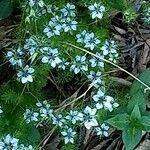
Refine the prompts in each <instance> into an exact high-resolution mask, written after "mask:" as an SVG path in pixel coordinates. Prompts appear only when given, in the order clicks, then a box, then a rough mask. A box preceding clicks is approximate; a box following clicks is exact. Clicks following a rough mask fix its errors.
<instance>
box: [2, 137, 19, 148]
mask: <svg viewBox="0 0 150 150" xmlns="http://www.w3.org/2000/svg"><path fill="white" fill-rule="evenodd" d="M18 144H19V139H16V138H14V137H11V135H10V134H8V135H6V136H5V137H3V138H2V139H0V150H17V148H18Z"/></svg>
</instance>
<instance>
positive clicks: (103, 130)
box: [95, 123, 110, 137]
mask: <svg viewBox="0 0 150 150" xmlns="http://www.w3.org/2000/svg"><path fill="white" fill-rule="evenodd" d="M109 129H110V127H109V126H108V125H106V124H105V123H103V124H102V125H101V126H100V127H96V128H95V131H96V134H97V135H100V136H105V137H108V136H109V133H108V131H109Z"/></svg>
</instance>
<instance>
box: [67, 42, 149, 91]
mask: <svg viewBox="0 0 150 150" xmlns="http://www.w3.org/2000/svg"><path fill="white" fill-rule="evenodd" d="M65 44H67V45H69V46H72V47H74V48H76V49H79V50H81V51H83V52H86V53H87V54H90V55H92V56H94V57H96V58H99V59H100V60H102V61H104V62H106V63H108V64H111V65H113V66H115V67H116V68H118V69H119V70H121V71H123V72H125V73H126V74H128V75H129V76H131V77H132V78H133V79H135V80H136V81H138V82H139V83H141V84H142V85H143V86H145V87H146V89H148V90H150V86H148V85H147V84H146V83H144V82H143V81H141V80H140V79H139V78H137V77H136V76H134V75H133V74H131V73H130V72H128V71H127V70H125V69H123V68H122V67H120V66H118V65H117V64H114V63H113V62H111V61H109V60H107V59H105V58H101V57H99V56H97V55H96V54H94V53H92V52H90V51H88V50H86V49H84V48H81V47H78V46H76V45H73V44H71V43H65Z"/></svg>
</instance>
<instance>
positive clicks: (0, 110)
mask: <svg viewBox="0 0 150 150" xmlns="http://www.w3.org/2000/svg"><path fill="white" fill-rule="evenodd" d="M1 113H3V110H2V106H0V114H1Z"/></svg>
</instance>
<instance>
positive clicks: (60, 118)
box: [52, 114, 66, 127]
mask: <svg viewBox="0 0 150 150" xmlns="http://www.w3.org/2000/svg"><path fill="white" fill-rule="evenodd" d="M52 121H53V124H55V125H58V126H60V127H62V126H63V125H64V124H65V122H66V120H65V119H64V118H63V116H62V115H61V114H60V115H58V116H52Z"/></svg>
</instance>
